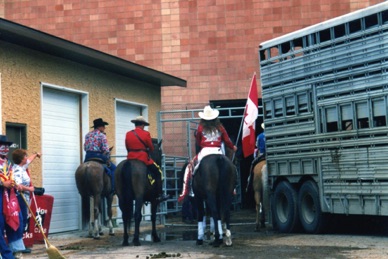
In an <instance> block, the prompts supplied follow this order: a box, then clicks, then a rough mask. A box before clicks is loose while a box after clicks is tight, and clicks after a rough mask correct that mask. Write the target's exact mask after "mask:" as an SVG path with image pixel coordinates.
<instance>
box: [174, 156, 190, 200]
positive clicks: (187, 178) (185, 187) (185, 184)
mask: <svg viewBox="0 0 388 259" xmlns="http://www.w3.org/2000/svg"><path fill="white" fill-rule="evenodd" d="M192 168H193V165H192V164H191V163H189V164H187V167H186V169H185V175H184V177H183V190H182V194H181V195H179V198H178V202H183V200H184V199H185V198H186V196H187V195H188V194H189V193H191V192H192V190H191V179H192V173H191V170H192Z"/></svg>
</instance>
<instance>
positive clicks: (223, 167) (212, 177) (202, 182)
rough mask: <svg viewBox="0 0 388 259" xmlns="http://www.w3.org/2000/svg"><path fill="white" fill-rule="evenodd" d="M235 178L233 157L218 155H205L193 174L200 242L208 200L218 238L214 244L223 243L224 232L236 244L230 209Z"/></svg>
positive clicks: (227, 243)
mask: <svg viewBox="0 0 388 259" xmlns="http://www.w3.org/2000/svg"><path fill="white" fill-rule="evenodd" d="M235 181H236V168H235V166H234V165H233V163H232V161H231V160H230V159H229V158H227V157H226V156H224V155H218V154H212V155H207V156H205V157H204V158H202V161H201V162H200V164H199V167H198V170H197V172H196V173H195V175H194V176H193V191H194V194H195V196H194V198H195V200H196V204H197V207H198V239H197V245H202V244H203V237H204V233H203V223H202V220H203V216H204V215H205V210H204V206H203V205H204V202H205V203H206V207H207V208H208V209H209V210H210V213H211V217H212V218H213V220H214V226H215V235H214V237H215V239H214V241H213V242H212V245H213V246H215V247H218V246H220V245H221V244H222V243H223V238H222V232H224V233H225V244H226V245H227V246H231V245H232V239H231V232H230V208H231V205H232V198H233V189H234V185H235ZM221 222H222V224H221ZM221 225H222V228H221Z"/></svg>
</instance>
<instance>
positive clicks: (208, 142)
mask: <svg viewBox="0 0 388 259" xmlns="http://www.w3.org/2000/svg"><path fill="white" fill-rule="evenodd" d="M195 137H196V141H197V143H198V144H199V145H200V146H201V148H204V147H221V144H222V142H224V143H225V146H227V147H228V148H230V149H233V146H234V145H233V143H232V141H230V138H229V136H228V133H227V132H226V130H225V128H224V127H223V126H221V127H220V128H219V130H218V131H217V132H216V133H214V134H205V133H204V132H203V126H202V125H199V126H198V129H197V135H196V136H195Z"/></svg>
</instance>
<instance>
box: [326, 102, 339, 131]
mask: <svg viewBox="0 0 388 259" xmlns="http://www.w3.org/2000/svg"><path fill="white" fill-rule="evenodd" d="M325 115H326V130H327V132H333V131H338V113H337V107H329V108H326V114H325Z"/></svg>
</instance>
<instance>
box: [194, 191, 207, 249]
mask: <svg viewBox="0 0 388 259" xmlns="http://www.w3.org/2000/svg"><path fill="white" fill-rule="evenodd" d="M196 197H197V196H195V199H196V204H197V210H198V211H197V219H198V237H197V242H196V244H197V245H202V244H203V237H204V228H203V218H204V214H205V213H204V208H203V201H202V200H200V199H198V198H196Z"/></svg>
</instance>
